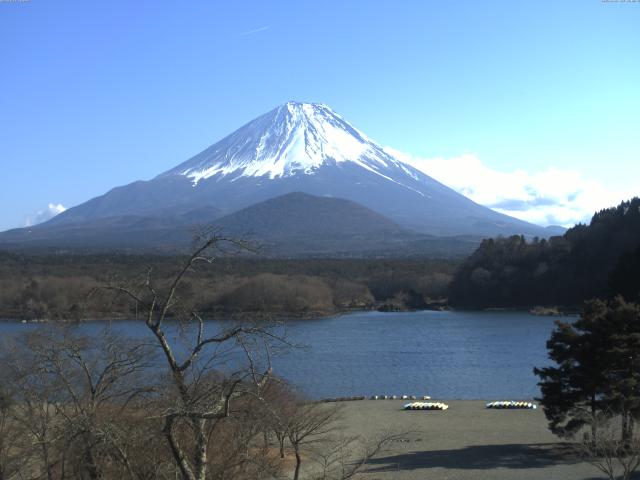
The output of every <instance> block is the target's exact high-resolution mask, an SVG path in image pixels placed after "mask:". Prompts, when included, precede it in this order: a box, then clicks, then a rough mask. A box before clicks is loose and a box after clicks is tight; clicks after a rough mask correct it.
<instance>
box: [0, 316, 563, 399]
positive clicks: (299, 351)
mask: <svg viewBox="0 0 640 480" xmlns="http://www.w3.org/2000/svg"><path fill="white" fill-rule="evenodd" d="M553 320H554V318H551V317H536V316H532V315H529V314H527V313H523V312H434V311H421V312H410V313H380V312H363V313H355V314H350V315H344V316H340V317H335V318H328V319H327V318H325V319H318V320H296V321H289V322H287V327H286V329H287V337H288V339H289V340H290V341H291V342H293V343H295V344H301V345H305V347H304V348H296V349H292V350H290V351H288V352H286V353H284V354H281V355H277V356H275V357H274V359H273V367H274V373H275V374H277V375H279V376H281V377H284V378H286V379H287V380H289V381H290V382H291V383H293V384H295V385H297V386H298V387H299V388H300V389H302V390H303V391H304V392H305V393H307V394H308V395H309V396H311V397H313V398H326V397H337V396H351V395H367V396H369V395H402V394H406V395H412V394H413V395H431V396H432V397H433V398H434V399H435V398H443V399H530V398H533V397H535V396H537V395H539V389H538V387H537V385H536V383H537V377H535V376H534V375H533V371H532V370H533V367H534V366H544V365H548V364H549V360H548V359H547V353H546V348H545V343H546V341H547V339H548V338H549V335H550V333H551V331H552V329H553V327H554V325H553ZM105 324H106V322H92V323H86V324H82V325H81V327H80V328H81V329H82V330H83V331H84V332H86V333H87V334H93V335H99V334H100V333H101V332H102V330H103V328H104V326H105ZM214 324H218V325H219V323H218V322H215V323H214ZM31 328H38V327H37V326H36V325H35V324H21V323H18V322H0V335H2V336H5V335H7V334H10V333H15V332H19V331H25V330H27V329H31ZM112 328H115V329H117V330H118V331H121V332H123V333H125V334H126V335H128V336H131V337H139V338H144V337H145V336H147V335H148V332H147V331H146V327H145V326H144V325H143V324H142V323H140V322H135V321H118V322H113V324H112Z"/></svg>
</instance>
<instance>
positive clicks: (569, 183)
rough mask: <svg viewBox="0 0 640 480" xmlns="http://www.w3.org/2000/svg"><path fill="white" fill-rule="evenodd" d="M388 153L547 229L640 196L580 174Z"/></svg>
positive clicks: (474, 197) (483, 202) (479, 200)
mask: <svg viewBox="0 0 640 480" xmlns="http://www.w3.org/2000/svg"><path fill="white" fill-rule="evenodd" d="M385 150H387V151H388V152H389V153H390V154H392V155H394V156H395V157H396V158H398V159H400V160H402V161H404V162H406V163H409V164H410V165H413V167H415V168H417V169H418V170H420V171H422V172H424V173H426V174H427V175H429V176H431V177H433V178H435V179H436V180H438V181H439V182H441V183H443V184H445V185H447V186H448V187H451V188H453V189H454V190H456V191H458V192H460V193H462V194H463V195H465V196H467V197H469V198H470V199H472V200H473V201H475V202H477V203H479V204H481V205H486V206H487V207H490V208H492V209H494V210H496V211H498V212H501V213H505V214H507V215H511V216H513V217H516V218H520V219H522V220H526V221H527V222H531V223H536V224H538V225H543V226H546V225H562V226H565V227H570V226H573V225H574V224H576V223H578V222H588V221H589V220H590V218H591V216H592V215H593V213H594V212H596V211H597V210H601V209H603V208H607V207H612V206H615V205H617V204H618V203H620V202H621V201H622V200H628V199H629V198H631V197H632V196H634V195H637V192H623V191H613V190H609V189H607V188H605V187H604V186H603V185H601V184H600V183H599V182H597V181H595V180H591V179H587V178H584V177H583V175H582V174H581V173H580V172H578V171H576V170H569V169H561V168H555V167H550V168H547V169H545V170H541V171H538V172H527V171H525V170H513V171H510V172H502V171H498V170H494V169H492V168H490V167H488V166H487V165H485V164H484V163H482V161H481V160H480V159H479V158H478V157H477V156H476V155H475V154H464V155H461V156H459V157H453V158H419V157H414V156H411V155H407V154H404V153H402V152H398V151H397V150H394V149H392V148H388V147H387V148H385Z"/></svg>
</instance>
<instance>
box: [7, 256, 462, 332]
mask: <svg viewBox="0 0 640 480" xmlns="http://www.w3.org/2000/svg"><path fill="white" fill-rule="evenodd" d="M183 262H184V258H183V257H178V256H167V255H165V256H163V255H131V254H115V253H114V254H95V255H88V254H82V255H79V254H69V253H66V254H15V253H7V252H4V253H2V252H0V318H14V319H26V320H33V319H46V320H83V319H107V318H136V315H137V310H136V307H137V306H136V305H135V303H133V302H131V301H130V300H128V299H127V298H126V297H123V296H122V295H115V294H113V293H112V292H109V291H106V290H102V289H97V290H96V288H97V287H101V286H106V285H122V284H124V285H127V286H135V285H140V284H141V282H144V281H145V280H146V277H147V275H148V276H149V278H150V279H151V280H152V282H154V283H155V284H156V285H157V286H158V287H162V286H163V285H164V283H166V282H167V281H168V279H169V278H172V276H173V275H175V272H176V270H177V268H178V266H179V265H180V264H181V263H183ZM456 266H457V262H456V261H453V260H408V259H398V260H392V259H375V260H374V259H337V260H330V259H264V258H246V257H235V258H234V257H230V258H225V257H220V258H219V259H217V260H216V261H215V262H213V263H212V264H200V265H199V266H198V268H197V269H196V271H194V272H192V273H190V274H189V276H188V278H187V279H185V280H184V282H182V284H181V288H180V291H179V292H178V293H179V295H180V297H181V301H182V302H183V303H184V304H185V305H187V306H188V307H189V308H191V309H193V310H196V311H199V312H201V313H202V314H203V315H205V316H209V317H222V318H225V317H227V318H228V317H232V316H234V315H236V314H242V315H246V314H251V315H255V316H273V317H317V316H326V315H333V314H337V313H341V312H347V311H352V310H372V309H380V310H407V309H418V308H426V307H429V306H430V305H439V304H441V303H442V302H443V301H445V300H446V295H447V288H448V285H449V283H450V281H451V279H452V278H453V273H454V271H455V268H456ZM150 268H152V269H151V271H149V269H150Z"/></svg>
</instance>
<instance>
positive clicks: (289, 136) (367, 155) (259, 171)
mask: <svg viewBox="0 0 640 480" xmlns="http://www.w3.org/2000/svg"><path fill="white" fill-rule="evenodd" d="M342 162H351V163H353V164H355V165H358V166H359V167H362V168H364V169H366V170H368V171H369V172H372V173H374V174H376V175H379V176H380V177H382V178H385V179H387V180H389V181H392V182H395V183H398V184H400V185H403V186H405V187H406V188H409V189H412V190H413V188H412V187H410V186H408V185H404V184H403V182H402V180H401V179H394V178H392V177H391V176H390V175H391V174H392V172H390V168H389V167H390V166H391V165H393V166H394V167H396V168H399V169H401V170H402V171H403V172H404V173H405V174H406V175H408V176H409V177H411V178H413V179H417V175H416V172H415V171H413V168H412V167H409V166H408V165H407V164H404V163H403V162H401V161H400V160H398V159H396V158H394V157H393V156H391V155H389V154H388V153H387V152H385V151H384V150H383V149H382V147H380V146H379V145H377V144H376V143H374V142H373V141H371V140H370V139H369V138H368V137H367V136H366V135H365V134H364V133H362V132H360V131H359V130H357V129H356V128H354V127H353V126H352V125H350V124H349V123H348V122H347V121H346V120H344V119H343V118H342V117H340V116H339V115H338V114H337V113H335V112H334V111H333V110H331V109H330V108H329V107H328V106H326V105H323V104H315V103H298V102H288V103H286V104H285V105H282V106H280V107H278V108H276V109H275V110H272V111H270V112H268V113H266V114H265V115H262V116H261V117H258V118H257V119H255V120H254V121H252V122H250V123H248V124H247V125H245V126H244V127H242V128H240V129H239V130H237V131H236V132H234V133H232V134H231V135H230V136H229V137H227V138H226V139H224V140H223V141H221V142H219V143H216V144H215V145H213V146H212V147H210V148H208V149H207V150H205V151H203V152H202V153H200V154H199V155H197V156H196V157H194V158H192V159H190V160H188V161H186V162H184V163H183V164H181V165H178V166H177V167H176V168H174V169H171V170H170V171H169V172H166V173H165V174H164V175H167V174H169V175H170V174H176V173H178V174H180V175H184V176H186V177H188V178H190V179H191V180H192V181H193V183H194V185H197V184H198V182H199V181H200V180H202V179H207V178H210V177H213V176H216V175H220V176H222V177H224V176H230V177H231V178H232V179H237V178H240V177H264V176H266V177H268V178H269V179H275V178H282V177H287V176H293V175H296V174H306V175H313V174H314V173H315V172H316V171H317V169H318V168H320V167H321V166H323V165H328V164H332V163H333V164H339V163H342ZM407 167H409V168H407ZM420 194H421V193H420Z"/></svg>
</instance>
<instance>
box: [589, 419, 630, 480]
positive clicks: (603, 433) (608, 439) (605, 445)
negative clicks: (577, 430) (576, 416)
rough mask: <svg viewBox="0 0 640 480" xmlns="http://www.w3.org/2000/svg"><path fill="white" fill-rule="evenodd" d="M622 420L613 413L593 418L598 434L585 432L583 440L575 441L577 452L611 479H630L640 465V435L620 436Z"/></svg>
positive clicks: (623, 426)
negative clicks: (576, 442)
mask: <svg viewBox="0 0 640 480" xmlns="http://www.w3.org/2000/svg"><path fill="white" fill-rule="evenodd" d="M621 420H622V419H621V418H620V416H619V415H614V414H602V415H599V416H598V417H596V418H592V420H591V422H592V423H593V424H595V425H596V427H597V428H596V429H595V430H596V431H597V432H598V434H597V436H593V435H590V434H589V433H586V432H585V435H584V437H583V440H582V442H580V443H578V444H576V449H577V452H578V454H579V455H580V456H581V457H582V458H584V460H585V461H587V462H589V463H590V464H591V465H593V466H594V467H596V468H597V469H598V470H600V471H601V472H602V473H604V474H605V475H606V476H607V478H609V479H610V480H616V479H617V478H622V480H630V479H631V478H632V476H633V474H634V472H635V471H636V470H637V469H638V467H640V438H638V436H637V435H636V436H632V437H623V435H622V430H623V429H624V428H626V426H625V424H624V421H621ZM623 438H624V439H623Z"/></svg>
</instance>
